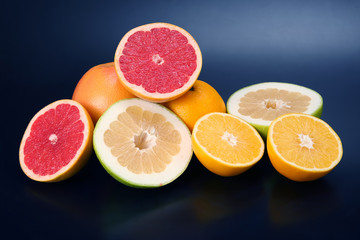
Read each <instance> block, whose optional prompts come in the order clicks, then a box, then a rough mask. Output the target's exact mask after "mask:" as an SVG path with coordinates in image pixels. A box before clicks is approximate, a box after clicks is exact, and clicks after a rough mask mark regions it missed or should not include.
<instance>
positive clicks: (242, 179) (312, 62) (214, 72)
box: [0, 0, 360, 239]
mask: <svg viewBox="0 0 360 240" xmlns="http://www.w3.org/2000/svg"><path fill="white" fill-rule="evenodd" d="M0 18H1V38H0V43H1V55H0V61H1V65H0V70H1V90H2V93H1V99H2V103H3V104H2V110H1V112H2V113H1V120H0V121H1V125H0V126H1V127H2V130H1V133H2V134H1V136H2V137H1V145H0V150H1V153H2V157H1V172H0V184H1V185H0V199H1V205H0V212H1V217H2V220H3V221H2V226H1V232H2V233H1V234H2V235H3V236H9V238H10V237H11V238H12V239H15V238H17V237H27V238H30V239H35V238H36V239H47V238H49V237H50V238H52V239H74V238H78V239H138V238H145V237H146V238H150V239H155V238H157V239H164V238H167V237H168V238H174V239H180V238H182V239H183V238H191V239H192V238H200V239H201V238H206V239H214V238H220V237H221V238H222V239H225V237H230V238H241V239H264V238H266V239H268V238H274V239H305V238H315V237H317V238H321V239H325V238H327V239H349V238H356V236H357V237H358V236H359V235H360V230H359V224H360V221H359V215H360V210H359V202H360V197H359V190H360V180H359V169H360V163H359V154H358V153H359V152H358V149H359V142H358V139H359V123H358V122H359V117H360V114H359V103H360V94H359V93H358V92H359V88H360V82H359V80H360V1H349V0H338V1H335V0H327V1H325V0H323V1H304V0H303V1H300V0H288V1H285V0H284V1H267V0H263V1H260V0H253V1H251V0H248V1H229V0H221V1H205V0H204V1H195V0H192V1H186V0H183V1H174V0H167V1H156V0H154V1H135V0H132V1H76V0H73V1H56V3H55V1H12V2H11V3H6V4H5V5H3V4H2V6H1V8H0ZM159 21H161V22H169V23H173V24H176V25H178V26H180V27H183V28H184V29H186V30H187V31H188V32H190V33H191V34H192V35H193V37H194V38H195V39H196V41H197V42H198V44H199V46H200V48H201V50H202V54H203V68H202V71H201V74H200V77H199V79H201V80H204V81H206V82H208V83H210V84H211V85H212V86H213V87H215V88H216V89H217V90H218V92H219V93H220V94H221V96H222V97H223V99H224V100H225V102H226V101H227V99H228V97H229V96H230V94H231V93H233V92H235V91H236V90H238V89H240V88H242V87H245V86H248V85H251V84H255V83H259V82H264V81H281V82H290V83H295V84H299V85H303V86H306V87H309V88H312V89H314V90H315V91H317V92H319V93H320V94H321V95H322V96H323V98H324V111H323V117H322V118H323V119H324V120H325V121H326V122H328V123H329V124H330V125H331V126H332V127H333V128H334V130H335V131H336V132H337V133H338V134H339V136H340V137H341V139H342V141H343V147H344V156H343V159H342V161H341V162H340V164H339V165H338V166H337V167H336V168H335V170H334V171H332V172H331V173H330V174H329V175H327V176H325V177H324V178H322V179H320V180H318V181H314V182H310V183H296V182H292V181H290V180H287V179H286V178H284V177H282V176H281V175H279V174H278V173H277V172H276V171H275V170H274V169H273V167H272V166H271V164H270V163H269V159H268V157H267V156H266V154H265V156H264V157H263V159H262V160H261V161H260V162H259V163H258V164H257V165H256V166H254V167H253V168H252V169H250V170H249V171H248V172H246V173H244V174H242V175H240V176H237V177H232V178H223V177H218V176H216V175H214V174H212V173H210V172H209V171H207V170H206V169H205V168H204V167H202V166H201V165H200V163H199V162H198V160H197V159H196V157H193V159H192V161H191V163H190V165H189V168H188V169H187V170H186V171H185V173H184V174H183V175H182V176H181V177H180V178H178V179H177V180H176V181H174V182H173V183H171V184H170V185H168V186H165V187H163V188H159V189H153V190H138V189H132V188H129V187H126V186H123V185H122V184H120V183H118V182H116V181H115V180H114V179H113V178H112V177H110V175H108V174H107V173H106V172H105V170H104V169H103V168H102V167H101V165H100V164H99V162H98V160H97V159H96V157H95V155H93V156H92V158H91V159H90V161H89V163H88V165H87V166H86V167H85V168H84V169H83V170H82V171H81V172H80V173H79V174H77V175H76V176H74V177H73V178H71V179H69V180H67V181H64V182H61V183H55V184H43V183H38V182H34V181H32V180H30V179H28V178H27V177H26V176H25V175H24V174H23V173H22V171H21V169H20V166H19V163H18V149H19V145H20V141H21V138H22V135H23V133H24V131H25V128H26V126H27V124H28V122H29V121H30V119H31V118H32V116H33V115H34V114H35V113H36V112H37V111H38V110H40V109H41V108H42V107H44V106H45V105H47V104H49V103H51V102H53V101H55V100H58V99H62V98H71V96H72V92H73V90H74V88H75V86H76V84H77V81H78V80H79V79H80V78H81V76H82V75H83V74H84V73H85V72H86V71H87V70H88V69H90V68H91V67H93V66H95V65H98V64H101V63H105V62H110V61H112V60H113V55H114V52H115V49H116V46H117V44H118V42H119V41H120V39H121V37H122V36H123V35H124V34H125V33H126V32H127V31H129V30H130V29H132V28H134V27H136V26H139V25H142V24H146V23H151V22H159ZM10 234H11V235H10Z"/></svg>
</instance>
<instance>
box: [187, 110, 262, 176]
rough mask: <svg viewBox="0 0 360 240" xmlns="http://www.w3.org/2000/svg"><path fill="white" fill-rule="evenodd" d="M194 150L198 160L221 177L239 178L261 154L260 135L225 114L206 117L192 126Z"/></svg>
mask: <svg viewBox="0 0 360 240" xmlns="http://www.w3.org/2000/svg"><path fill="white" fill-rule="evenodd" d="M192 143H193V149H194V153H195V155H196V157H197V158H198V160H199V161H200V162H201V163H202V164H203V165H204V166H205V167H206V168H207V169H208V170H210V171H211V172H213V173H215V174H217V175H220V176H235V175H238V174H240V173H242V172H244V171H246V170H248V169H249V168H250V167H252V166H253V165H254V164H255V163H257V162H258V161H259V160H260V159H261V157H262V156H263V154H264V149H265V144H264V141H263V140H262V138H261V136H260V134H259V133H258V132H257V131H256V130H255V128H254V127H252V126H251V125H250V124H248V123H247V122H245V121H244V120H242V119H240V118H238V117H235V116H233V115H230V114H228V113H219V112H214V113H209V114H206V115H204V116H203V117H201V118H200V119H199V120H198V121H197V122H196V124H195V126H194V129H193V133H192Z"/></svg>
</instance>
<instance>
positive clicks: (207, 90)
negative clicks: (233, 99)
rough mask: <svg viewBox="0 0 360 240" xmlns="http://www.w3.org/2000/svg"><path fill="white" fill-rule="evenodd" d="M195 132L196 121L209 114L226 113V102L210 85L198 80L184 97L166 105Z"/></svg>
mask: <svg viewBox="0 0 360 240" xmlns="http://www.w3.org/2000/svg"><path fill="white" fill-rule="evenodd" d="M164 105H165V106H166V107H168V108H169V109H170V110H172V111H173V112H174V113H176V114H177V115H178V116H179V117H180V118H181V119H182V120H183V121H184V122H185V124H186V126H188V128H189V129H190V131H192V130H193V128H194V125H195V123H196V121H197V120H198V119H199V118H200V117H202V116H204V115H205V114H207V113H211V112H223V113H224V112H226V107H225V103H224V100H223V99H222V97H221V96H220V94H219V93H218V92H217V91H216V90H215V89H214V88H213V87H212V86H211V85H210V84H208V83H206V82H204V81H200V80H197V81H196V82H195V84H194V86H193V87H192V88H191V89H190V90H189V91H187V92H186V93H185V94H184V95H183V96H181V97H179V98H177V99H175V100H172V101H169V102H166V103H164Z"/></svg>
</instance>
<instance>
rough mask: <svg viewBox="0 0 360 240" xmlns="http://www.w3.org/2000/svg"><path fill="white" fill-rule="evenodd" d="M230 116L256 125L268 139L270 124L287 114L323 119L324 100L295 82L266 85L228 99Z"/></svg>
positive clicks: (266, 83)
mask: <svg viewBox="0 0 360 240" xmlns="http://www.w3.org/2000/svg"><path fill="white" fill-rule="evenodd" d="M226 108H227V111H228V113H230V114H232V115H234V116H237V117H240V118H242V119H243V120H245V121H247V122H248V123H250V124H251V125H252V126H254V127H255V128H256V129H257V130H258V131H259V133H260V134H261V136H262V137H263V139H265V140H266V137H267V132H268V129H269V126H270V123H271V122H272V121H273V120H274V119H275V118H277V117H279V116H281V115H283V114H286V113H306V114H310V115H313V116H315V117H318V118H320V117H321V114H322V109H323V99H322V97H321V95H320V94H319V93H317V92H315V91H314V90H312V89H310V88H307V87H303V86H300V85H296V84H292V83H283V82H263V83H258V84H254V85H251V86H248V87H245V88H242V89H240V90H238V91H236V92H234V93H233V94H232V95H231V96H230V97H229V99H228V101H227V104H226Z"/></svg>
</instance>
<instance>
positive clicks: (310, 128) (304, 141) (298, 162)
mask: <svg viewBox="0 0 360 240" xmlns="http://www.w3.org/2000/svg"><path fill="white" fill-rule="evenodd" d="M267 150H268V154H269V158H270V161H271V163H272V165H273V166H274V168H275V169H276V170H277V171H278V172H279V173H281V174H282V175H284V176H285V177H287V178H289V179H291V180H294V181H311V180H316V179H318V178H321V177H323V176H325V175H326V174H328V173H329V172H330V171H331V170H332V169H334V167H335V166H336V165H337V164H338V163H339V162H340V160H341V158H342V154H343V148H342V143H341V140H340V138H339V136H338V135H337V134H336V133H335V131H334V130H333V129H332V128H331V127H330V126H329V125H328V124H327V123H326V122H324V121H323V120H321V119H319V118H317V117H313V116H311V115H307V114H297V113H292V114H285V115H282V116H280V117H278V118H276V119H275V120H274V121H273V122H272V123H271V125H270V128H269V133H268V138H267Z"/></svg>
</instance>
